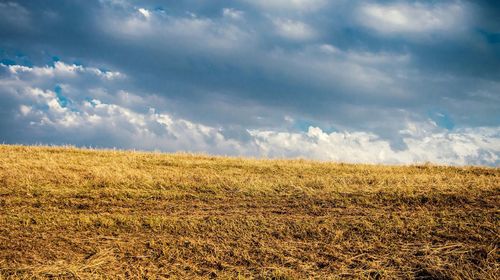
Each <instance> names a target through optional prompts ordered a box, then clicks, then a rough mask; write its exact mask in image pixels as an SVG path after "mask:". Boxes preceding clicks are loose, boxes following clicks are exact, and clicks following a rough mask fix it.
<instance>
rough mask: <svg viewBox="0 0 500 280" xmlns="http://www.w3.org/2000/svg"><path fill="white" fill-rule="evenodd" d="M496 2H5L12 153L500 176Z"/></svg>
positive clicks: (2, 114) (2, 58)
mask: <svg viewBox="0 0 500 280" xmlns="http://www.w3.org/2000/svg"><path fill="white" fill-rule="evenodd" d="M499 19H500V4H497V1H493V0H492V1H465V0H464V1H459V0H457V1H453V0H452V1H446V0H445V1H374V0H373V1H370V0H366V1H362V0H360V1H349V0H231V1H229V0H226V1H224V0H211V1H207V0H182V1H181V0H171V1H166V0H164V1H160V0H142V1H139V0H137V1H126V0H99V1H98V0H32V1H29V0H24V1H11V0H0V141H1V142H4V143H12V144H13V143H18V144H55V145H61V144H71V145H77V146H87V147H88V146H91V147H101V148H113V147H116V148H122V149H140V150H160V151H165V152H172V151H190V152H203V153H210V154H220V155H237V156H252V157H271V158H275V157H279V158H281V157H291V158H295V157H301V158H312V159H319V160H332V161H343V162H364V163H390V164H399V163H404V164H407V163H416V162H434V163H445V164H456V165H463V164H480V165H492V166H498V165H500V20H499Z"/></svg>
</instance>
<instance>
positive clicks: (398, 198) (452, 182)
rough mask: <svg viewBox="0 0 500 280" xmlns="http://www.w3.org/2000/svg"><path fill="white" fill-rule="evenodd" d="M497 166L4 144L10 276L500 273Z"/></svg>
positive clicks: (1, 171) (0, 190) (1, 273)
mask: <svg viewBox="0 0 500 280" xmlns="http://www.w3.org/2000/svg"><path fill="white" fill-rule="evenodd" d="M499 205H500V169H498V168H496V169H495V168H479V167H465V168H455V167H438V166H430V165H425V166H407V167H402V166H400V167H393V166H374V165H348V164H334V163H318V162H311V161H304V160H290V161H285V160H252V159H241V158H224V157H210V156H202V155H190V154H157V153H138V152H121V151H94V150H82V149H74V148H47V147H23V146H7V145H3V146H0V279H18V278H52V279H54V278H56V279H57V278H64V279H72V278H75V279H76V278H80V279H94V278H109V279H119V278H122V279H125V278H126V279H146V278H152V279H157V278H160V279H161V278H182V279H192V278H223V279H225V278H237V279H238V277H239V279H247V278H248V279H268V278H273V279H304V278H308V277H309V278H317V279H328V278H339V277H346V278H356V279H358V278H373V279H380V278H382V279H385V278H389V279H390V278H409V279H411V278H420V279H448V278H474V279H495V278H496V277H498V275H499V258H500V254H499V250H498V247H499V233H500V220H499V214H500V212H499Z"/></svg>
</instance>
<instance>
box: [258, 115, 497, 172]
mask: <svg viewBox="0 0 500 280" xmlns="http://www.w3.org/2000/svg"><path fill="white" fill-rule="evenodd" d="M408 125H409V126H411V125H415V124H411V123H409V124H408ZM416 125H423V126H426V125H429V124H427V123H423V124H421V123H418V124H416ZM251 135H252V136H253V137H254V139H255V141H256V143H257V145H258V147H259V151H260V152H261V156H262V155H263V156H266V157H306V158H314V159H320V160H333V161H338V162H354V163H390V164H408V163H424V162H433V163H439V164H455V165H465V164H489V165H498V164H499V163H500V139H499V136H500V127H496V128H475V129H463V130H459V131H455V132H449V131H445V130H442V131H438V132H427V133H426V134H423V135H413V134H412V135H405V136H403V141H404V142H405V143H406V145H407V146H408V148H407V149H405V150H402V151H395V150H393V149H392V148H391V145H390V143H389V142H388V141H387V140H384V139H381V138H380V137H378V136H377V135H375V134H373V133H367V132H332V133H326V132H324V131H322V130H321V129H320V128H317V127H309V130H308V131H307V133H289V132H275V131H259V130H254V131H251Z"/></svg>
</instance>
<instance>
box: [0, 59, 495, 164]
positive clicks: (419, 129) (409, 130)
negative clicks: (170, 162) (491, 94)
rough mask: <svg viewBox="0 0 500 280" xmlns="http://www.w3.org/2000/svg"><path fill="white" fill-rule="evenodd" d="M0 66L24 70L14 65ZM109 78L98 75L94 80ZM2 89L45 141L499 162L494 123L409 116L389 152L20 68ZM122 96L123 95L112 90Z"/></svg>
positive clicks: (383, 144) (344, 135) (380, 145)
mask: <svg viewBox="0 0 500 280" xmlns="http://www.w3.org/2000/svg"><path fill="white" fill-rule="evenodd" d="M61 63H62V62H61ZM64 65H67V64H64ZM2 67H4V68H8V69H9V70H10V69H16V70H19V69H24V70H26V69H25V68H22V67H21V66H19V65H11V66H4V65H3V66H2ZM34 68H35V67H33V68H31V69H34ZM37 69H45V68H37ZM31 71H34V70H31ZM92 74H93V73H92V72H91V71H90V72H85V71H80V72H77V75H92ZM67 82H70V80H68V81H67ZM110 82H112V81H109V80H102V84H101V85H100V86H106V84H107V83H110ZM0 92H2V95H3V98H6V97H8V98H10V99H11V100H15V104H16V106H15V107H16V108H15V110H16V111H17V117H16V118H17V120H18V121H19V125H21V126H22V127H24V129H26V130H34V131H38V133H42V134H44V135H41V138H43V139H47V140H48V142H49V143H50V142H51V141H54V142H55V143H61V141H68V143H79V141H81V140H82V139H84V140H86V141H90V143H101V142H100V141H102V139H103V138H105V139H106V142H105V143H106V144H105V145H104V147H110V146H114V147H119V148H139V149H146V150H153V149H160V150H163V151H179V150H183V151H192V152H200V151H203V152H209V153H213V154H224V155H247V156H248V155H252V156H258V157H271V158H277V157H278V158H282V157H300V158H312V159H319V160H329V161H339V162H364V163H391V164H402V163H404V164H408V163H423V162H434V163H443V164H458V165H463V164H489V165H497V164H498V163H499V157H500V138H499V136H500V128H498V127H492V128H475V129H460V130H456V131H448V130H445V129H441V128H439V127H437V126H436V125H435V123H433V122H432V121H430V120H429V121H427V122H425V123H417V122H411V121H407V122H406V124H405V129H402V130H400V131H399V133H400V135H401V137H402V138H403V141H404V142H405V144H406V145H407V148H406V149H403V150H394V149H393V148H392V147H391V145H390V143H389V142H388V141H387V140H384V139H383V138H381V137H380V136H378V135H376V134H374V133H369V132H363V131H340V132H331V133H328V132H325V131H323V130H322V129H321V128H319V127H314V126H309V127H308V130H307V131H306V132H291V131H278V130H262V129H247V130H246V133H247V135H248V136H247V138H246V139H242V138H241V137H232V136H231V135H229V134H227V133H225V132H224V131H225V128H224V127H214V126H210V125H204V124H201V123H196V122H193V121H189V120H185V119H182V118H178V117H175V116H173V115H171V114H170V113H168V112H159V111H157V108H154V107H153V106H148V107H147V110H137V109H133V108H130V107H128V106H127V104H126V103H122V104H113V103H105V102H103V101H101V100H99V99H97V98H96V97H95V96H93V97H88V98H85V99H78V98H77V97H76V98H74V100H70V99H69V98H68V97H65V96H63V95H62V94H60V93H58V92H56V91H55V90H51V89H43V88H39V87H37V86H36V85H33V84H32V82H31V81H30V80H29V79H26V77H25V76H22V72H21V71H11V72H10V73H9V74H8V75H7V76H5V77H3V78H2V79H0ZM95 92H96V91H94V95H96V94H95ZM90 94H92V91H91V92H90ZM120 94H124V93H123V92H121V93H116V95H120ZM126 95H127V98H129V99H140V97H138V96H136V95H135V94H132V93H126ZM150 105H152V104H150ZM284 118H285V121H286V122H288V123H294V122H295V120H294V119H293V118H291V117H289V116H285V117H284ZM82 133H83V134H82ZM63 135H65V136H63ZM82 135H83V136H82ZM63 143H64V142H63ZM82 144H83V143H82Z"/></svg>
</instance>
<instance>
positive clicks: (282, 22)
mask: <svg viewBox="0 0 500 280" xmlns="http://www.w3.org/2000/svg"><path fill="white" fill-rule="evenodd" d="M273 24H274V26H275V28H276V32H277V33H278V34H279V35H280V36H282V37H285V38H288V39H292V40H309V39H313V38H314V37H316V31H315V30H314V29H313V28H312V27H310V26H309V25H307V24H306V23H304V22H301V21H296V20H291V19H281V18H278V19H274V20H273Z"/></svg>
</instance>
